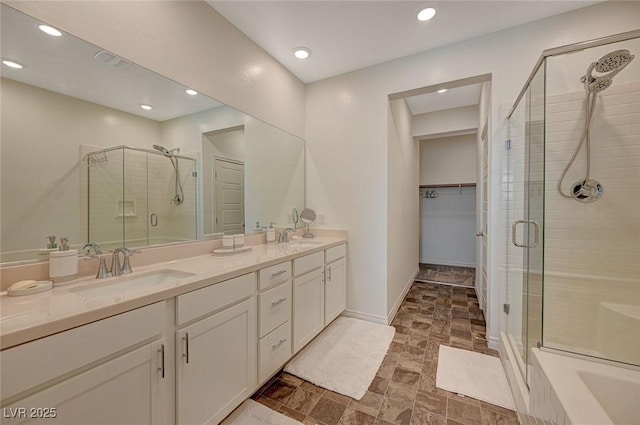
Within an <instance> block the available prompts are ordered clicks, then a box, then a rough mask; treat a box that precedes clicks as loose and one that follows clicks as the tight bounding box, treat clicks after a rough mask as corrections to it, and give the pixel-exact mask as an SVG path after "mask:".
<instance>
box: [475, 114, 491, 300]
mask: <svg viewBox="0 0 640 425" xmlns="http://www.w3.org/2000/svg"><path fill="white" fill-rule="evenodd" d="M481 149H482V150H481V152H480V155H479V157H480V164H479V167H478V174H480V176H479V179H478V180H479V181H480V190H479V193H478V198H479V199H480V208H479V213H480V217H479V218H478V224H479V229H478V230H477V233H476V236H477V237H478V239H479V240H478V249H477V253H478V254H477V258H476V295H477V296H478V303H479V304H480V308H481V309H482V310H485V309H486V305H487V240H488V238H487V208H488V205H489V203H488V199H487V195H488V181H489V121H488V120H487V121H485V123H484V125H483V126H482V133H481Z"/></svg>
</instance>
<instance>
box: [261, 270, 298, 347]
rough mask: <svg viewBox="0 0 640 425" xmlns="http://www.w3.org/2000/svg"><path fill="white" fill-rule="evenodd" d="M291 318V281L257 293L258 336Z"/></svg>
mask: <svg viewBox="0 0 640 425" xmlns="http://www.w3.org/2000/svg"><path fill="white" fill-rule="evenodd" d="M290 319H291V281H288V282H287V283H283V284H282V285H280V286H276V287H275V288H272V289H269V290H268V291H266V292H264V293H262V294H259V295H258V336H259V337H260V338H262V337H263V336H265V335H266V334H268V333H269V332H271V331H272V330H274V329H275V328H277V327H278V326H280V325H281V324H283V323H284V322H286V321H288V320H290Z"/></svg>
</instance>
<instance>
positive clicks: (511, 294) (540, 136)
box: [503, 64, 544, 383]
mask: <svg viewBox="0 0 640 425" xmlns="http://www.w3.org/2000/svg"><path fill="white" fill-rule="evenodd" d="M508 137H509V141H508V142H507V145H506V155H505V162H506V164H505V170H506V174H505V176H504V181H503V185H504V186H503V198H504V200H505V204H506V205H505V210H506V220H505V221H504V223H505V234H506V239H505V244H506V253H507V258H506V288H505V305H504V314H505V323H506V326H505V329H506V333H507V338H508V341H509V345H510V346H511V349H512V351H513V352H514V353H516V359H517V364H518V368H519V370H520V373H521V374H522V377H523V379H524V380H525V382H527V383H528V382H529V379H528V371H529V365H530V357H531V356H530V349H531V348H532V347H535V346H536V344H537V343H538V341H540V340H541V334H540V332H541V318H542V276H543V273H542V270H543V263H542V258H543V256H542V230H543V229H542V225H543V218H544V217H543V211H544V196H543V195H544V179H543V177H544V64H543V66H541V67H540V68H539V70H538V72H537V73H536V75H535V76H534V77H533V79H532V81H531V82H530V84H529V86H528V88H527V91H526V93H525V95H524V96H523V97H522V99H521V100H520V102H519V104H518V106H517V107H516V108H515V110H514V112H513V114H512V116H511V118H510V119H509V130H508Z"/></svg>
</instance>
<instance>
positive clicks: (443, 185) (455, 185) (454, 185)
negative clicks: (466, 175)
mask: <svg viewBox="0 0 640 425" xmlns="http://www.w3.org/2000/svg"><path fill="white" fill-rule="evenodd" d="M442 187H476V184H475V183H451V184H421V185H420V189H436V188H442Z"/></svg>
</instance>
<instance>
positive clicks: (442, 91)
mask: <svg viewBox="0 0 640 425" xmlns="http://www.w3.org/2000/svg"><path fill="white" fill-rule="evenodd" d="M447 90H449V89H440V90H438V93H444V92H446V91H447Z"/></svg>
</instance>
